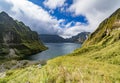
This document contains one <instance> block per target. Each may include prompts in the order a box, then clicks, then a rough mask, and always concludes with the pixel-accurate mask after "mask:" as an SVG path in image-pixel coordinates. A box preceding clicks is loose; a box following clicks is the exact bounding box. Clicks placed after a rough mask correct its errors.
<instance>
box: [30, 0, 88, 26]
mask: <svg viewBox="0 0 120 83" xmlns="http://www.w3.org/2000/svg"><path fill="white" fill-rule="evenodd" d="M29 1H31V2H32V3H34V4H36V5H38V6H41V7H42V8H43V9H44V10H46V11H48V12H49V11H52V12H50V15H52V16H53V17H55V18H57V19H58V20H60V19H64V20H65V22H64V24H67V23H69V22H72V23H71V27H72V26H75V23H76V22H81V23H84V24H88V21H87V18H86V17H85V16H84V15H77V16H74V15H73V13H72V12H68V11H67V8H69V7H70V6H71V5H72V4H73V0H66V1H65V4H67V5H65V6H62V7H57V8H55V9H49V8H48V7H46V6H45V5H44V1H45V0H29ZM61 9H64V10H63V11H62V10H61ZM61 28H64V27H61Z"/></svg>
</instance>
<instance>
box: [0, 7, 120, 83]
mask: <svg viewBox="0 0 120 83" xmlns="http://www.w3.org/2000/svg"><path fill="white" fill-rule="evenodd" d="M119 20H120V9H118V10H117V11H116V12H115V13H113V14H112V15H111V16H110V17H109V18H107V19H106V20H104V21H103V22H102V23H101V24H100V26H99V27H98V29H97V30H96V31H95V32H94V33H92V34H91V36H90V37H89V38H88V39H87V40H86V41H85V43H84V44H83V47H82V48H80V49H77V50H75V51H74V52H73V53H72V54H68V55H67V56H62V57H58V58H55V59H52V60H49V61H48V62H47V64H46V65H45V66H42V68H41V69H40V68H39V67H38V66H36V65H34V66H30V67H27V68H23V69H18V70H11V71H8V72H7V74H6V77H4V78H3V79H0V82H9V83H20V82H22V83H24V82H31V83H40V82H41V83H120V29H119V27H120V21H119Z"/></svg>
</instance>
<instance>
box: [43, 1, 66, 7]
mask: <svg viewBox="0 0 120 83" xmlns="http://www.w3.org/2000/svg"><path fill="white" fill-rule="evenodd" d="M65 1H66V0H45V1H44V5H45V6H47V7H48V8H50V9H56V8H57V7H61V6H63V5H64V3H65Z"/></svg>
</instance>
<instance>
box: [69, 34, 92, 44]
mask: <svg viewBox="0 0 120 83" xmlns="http://www.w3.org/2000/svg"><path fill="white" fill-rule="evenodd" d="M89 34H90V32H81V33H79V34H78V35H76V36H73V37H71V38H69V39H68V41H71V42H74V43H81V44H82V43H83V42H84V41H85V40H86V39H87V38H88V36H89Z"/></svg>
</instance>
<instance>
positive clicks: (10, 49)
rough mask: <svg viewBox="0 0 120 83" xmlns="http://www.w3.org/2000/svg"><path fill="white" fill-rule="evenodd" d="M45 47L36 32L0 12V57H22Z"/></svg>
mask: <svg viewBox="0 0 120 83" xmlns="http://www.w3.org/2000/svg"><path fill="white" fill-rule="evenodd" d="M45 49H46V47H45V46H44V45H43V44H42V42H41V41H40V40H39V37H38V34H37V32H35V31H32V30H31V29H30V28H29V27H28V26H26V25H25V24H24V23H23V22H19V21H17V20H14V19H13V18H11V17H10V16H9V15H8V14H7V13H5V12H1V13H0V58H18V57H23V56H24V55H31V54H34V53H38V52H41V51H43V50H45Z"/></svg>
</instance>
